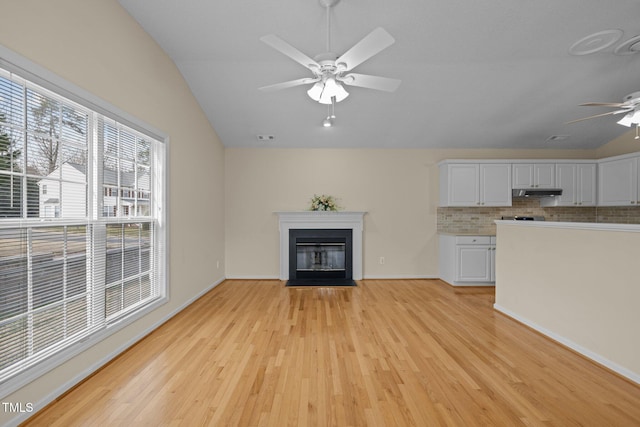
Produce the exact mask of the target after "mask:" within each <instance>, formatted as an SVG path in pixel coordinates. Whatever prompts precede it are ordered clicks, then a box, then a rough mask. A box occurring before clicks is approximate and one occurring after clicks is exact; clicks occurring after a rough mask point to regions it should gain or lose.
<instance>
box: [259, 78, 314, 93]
mask: <svg viewBox="0 0 640 427" xmlns="http://www.w3.org/2000/svg"><path fill="white" fill-rule="evenodd" d="M319 80H320V78H317V79H314V78H311V77H305V78H303V79H297V80H289V81H288V82H282V83H276V84H274V85H269V86H263V87H261V88H258V89H259V90H262V91H265V92H273V91H276V90H280V89H288V88H290V87H294V86H300V85H306V84H311V83H315V82H317V81H319Z"/></svg>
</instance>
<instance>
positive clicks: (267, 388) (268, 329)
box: [27, 280, 640, 427]
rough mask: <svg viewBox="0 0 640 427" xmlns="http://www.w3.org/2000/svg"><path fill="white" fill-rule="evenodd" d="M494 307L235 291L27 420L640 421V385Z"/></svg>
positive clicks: (479, 300) (349, 294) (203, 304)
mask: <svg viewBox="0 0 640 427" xmlns="http://www.w3.org/2000/svg"><path fill="white" fill-rule="evenodd" d="M493 301H494V292H493V289H492V288H453V287H451V286H449V285H447V284H445V283H444V282H441V281H439V280H364V281H361V282H360V283H359V286H358V287H356V288H286V287H284V286H283V283H282V282H279V281H227V282H224V283H222V284H221V285H219V286H218V287H217V288H215V289H213V290H212V291H211V292H209V293H208V294H206V295H205V296H204V297H202V298H201V299H199V300H198V301H196V302H195V303H194V304H193V305H191V306H190V307H188V308H187V309H186V310H184V311H183V312H181V313H180V314H178V315H177V316H176V317H175V318H173V319H172V320H170V321H169V322H168V323H166V324H165V325H163V326H162V327H160V328H159V329H157V330H156V331H155V332H153V333H152V334H151V335H149V336H148V337H147V338H145V339H144V340H142V341H141V342H140V343H138V344H137V345H135V346H134V347H132V348H131V349H129V350H128V351H127V352H125V353H124V354H122V355H121V356H120V357H119V358H117V359H116V360H115V361H114V362H113V363H111V364H109V365H107V366H106V367H105V368H103V369H102V370H100V371H99V372H98V373H97V374H95V375H94V376H93V377H91V378H90V379H88V380H87V381H85V382H84V383H82V384H81V385H79V386H78V387H76V388H75V389H74V390H72V391H71V392H69V393H67V394H66V395H65V396H63V397H62V398H60V399H59V400H58V401H57V402H55V403H54V404H52V405H50V406H49V407H47V408H45V410H43V411H41V412H40V413H38V414H36V415H35V416H34V417H32V418H31V420H29V422H28V423H27V424H28V425H33V426H39V425H53V426H65V427H66V426H79V425H83V426H98V425H99V426H116V425H122V426H139V425H148V426H159V425H184V426H200V425H207V426H236V425H238V426H286V425H291V426H341V427H342V426H364V425H368V426H383V425H387V426H440V425H443V426H444V425H448V426H476V425H478V426H480V425H482V426H538V425H544V426H573V425H581V426H598V427H601V426H623V427H626V426H638V425H640V387H638V386H637V385H635V384H633V383H631V382H628V381H626V380H624V379H622V378H620V377H618V376H617V375H615V374H613V373H611V372H609V371H607V370H605V369H603V368H601V367H599V366H598V365H596V364H594V363H593V362H591V361H588V360H586V359H584V358H583V357H581V356H579V355H577V354H575V353H573V352H571V351H570V350H568V349H566V348H564V347H562V346H560V345H559V344H556V343H555V342H553V341H551V340H549V339H547V338H545V337H543V336H541V335H539V334H537V333H536V332H534V331H532V330H530V329H528V328H527V327H525V326H523V325H521V324H519V323H517V322H515V321H513V320H511V319H509V318H508V317H506V316H504V315H501V314H500V313H498V312H496V311H494V310H493V309H492V304H493Z"/></svg>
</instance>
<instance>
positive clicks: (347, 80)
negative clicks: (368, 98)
mask: <svg viewBox="0 0 640 427" xmlns="http://www.w3.org/2000/svg"><path fill="white" fill-rule="evenodd" d="M340 80H341V81H342V82H343V83H344V84H346V85H349V86H358V87H365V88H367V89H376V90H384V91H387V92H394V91H395V90H396V89H398V86H400V83H402V80H398V79H390V78H388V77H378V76H370V75H367V74H358V73H349V74H347V75H346V76H344V78H342V79H340Z"/></svg>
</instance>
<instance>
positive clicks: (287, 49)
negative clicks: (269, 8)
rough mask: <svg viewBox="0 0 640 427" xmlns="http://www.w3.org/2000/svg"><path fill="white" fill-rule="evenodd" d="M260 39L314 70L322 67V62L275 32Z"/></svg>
mask: <svg viewBox="0 0 640 427" xmlns="http://www.w3.org/2000/svg"><path fill="white" fill-rule="evenodd" d="M260 40H262V41H263V42H264V43H266V44H268V45H269V46H271V47H272V48H274V49H275V50H277V51H279V52H280V53H283V54H285V55H287V56H288V57H289V58H291V59H293V60H294V61H296V62H297V63H298V64H300V65H302V66H304V67H306V68H309V69H310V70H312V71H314V69H318V70H319V69H320V64H318V63H317V62H316V61H314V60H313V59H311V58H309V57H308V56H307V55H305V54H304V53H302V52H300V51H299V50H298V49H296V48H295V47H293V46H291V45H290V44H289V43H287V42H286V41H284V40H282V39H281V38H280V37H278V36H276V35H274V34H269V35H267V36H263V37H260Z"/></svg>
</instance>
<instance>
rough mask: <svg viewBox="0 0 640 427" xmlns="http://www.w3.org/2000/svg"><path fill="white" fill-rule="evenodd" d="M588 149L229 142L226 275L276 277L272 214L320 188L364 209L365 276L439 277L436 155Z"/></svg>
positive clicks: (302, 203)
mask: <svg viewBox="0 0 640 427" xmlns="http://www.w3.org/2000/svg"><path fill="white" fill-rule="evenodd" d="M592 155H593V152H591V151H571V150H564V151H560V150H526V151H525V150H419V149H417V150H402V149H397V150H395V149H313V150H309V149H307V150H305V149H275V148H273V149H271V148H255V149H250V148H233V149H229V148H228V149H227V150H226V153H225V166H226V172H225V187H226V192H225V194H226V199H225V210H226V260H227V263H226V272H227V276H228V277H238V278H249V277H251V278H252V277H258V278H267V277H271V278H276V277H278V271H279V270H278V265H279V264H278V236H279V234H278V220H277V216H276V215H275V214H274V212H276V211H286V210H292V211H296V210H306V209H308V207H309V201H310V199H311V197H312V196H313V195H314V194H323V193H324V194H330V195H333V196H335V197H337V198H338V199H339V201H340V203H341V205H342V208H343V209H344V210H354V211H367V212H368V213H367V214H366V216H365V224H364V238H363V241H364V250H363V252H364V253H363V257H364V260H363V270H364V277H365V278H380V277H381V278H406V277H411V278H416V277H438V236H437V228H436V209H437V204H438V168H437V165H436V164H437V162H438V161H440V160H442V159H446V158H590V156H592ZM380 257H384V258H385V263H384V265H381V264H380V263H379V259H380Z"/></svg>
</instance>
